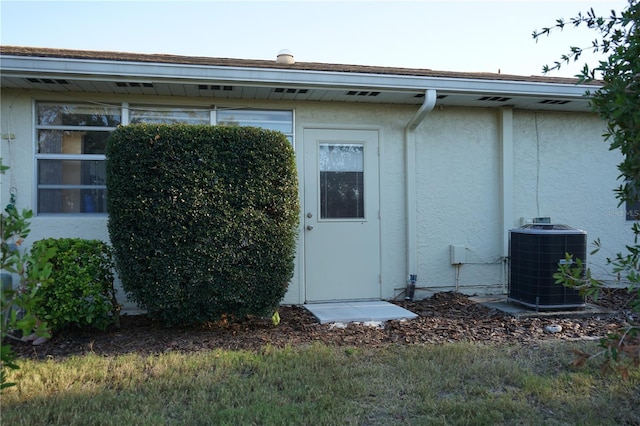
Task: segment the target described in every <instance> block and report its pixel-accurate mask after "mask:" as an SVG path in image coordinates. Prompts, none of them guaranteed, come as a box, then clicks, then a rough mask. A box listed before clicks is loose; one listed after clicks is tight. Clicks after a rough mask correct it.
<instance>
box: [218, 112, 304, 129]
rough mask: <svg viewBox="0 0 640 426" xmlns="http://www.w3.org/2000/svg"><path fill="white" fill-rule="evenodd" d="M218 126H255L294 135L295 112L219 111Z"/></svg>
mask: <svg viewBox="0 0 640 426" xmlns="http://www.w3.org/2000/svg"><path fill="white" fill-rule="evenodd" d="M217 117H218V124H220V125H226V126H253V127H261V128H263V129H269V130H277V131H280V132H282V133H285V134H291V133H293V111H263V110H240V109H238V110H218V111H217Z"/></svg>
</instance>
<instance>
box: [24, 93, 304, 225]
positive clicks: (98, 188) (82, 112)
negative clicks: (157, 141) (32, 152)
mask: <svg viewBox="0 0 640 426" xmlns="http://www.w3.org/2000/svg"><path fill="white" fill-rule="evenodd" d="M125 107H126V108H127V113H128V114H123V113H122V109H123V107H122V106H120V105H118V106H115V105H113V106H112V105H98V104H84V103H57V102H38V103H37V104H36V114H35V116H36V124H35V128H36V138H37V149H36V175H37V194H38V195H37V211H38V214H48V213H53V214H65V213H101V214H105V213H106V212H107V206H106V190H107V187H106V172H105V160H106V158H105V147H106V143H107V139H108V138H109V134H110V133H111V132H112V131H113V130H115V128H116V127H117V126H118V125H120V124H129V123H154V124H176V123H182V124H205V125H207V124H211V125H216V124H219V125H236V126H254V127H261V128H265V129H270V130H278V131H280V132H282V133H284V134H285V135H286V136H287V138H288V139H289V141H290V142H291V143H293V111H291V110H255V109H246V108H242V109H236V108H226V109H215V108H213V109H210V108H196V107H179V106H155V105H130V106H129V105H126V104H125ZM122 117H128V119H126V118H125V119H123V118H122Z"/></svg>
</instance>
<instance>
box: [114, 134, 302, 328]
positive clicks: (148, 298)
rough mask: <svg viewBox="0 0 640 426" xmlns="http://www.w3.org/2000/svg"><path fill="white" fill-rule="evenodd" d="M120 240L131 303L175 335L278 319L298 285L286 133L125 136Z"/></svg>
mask: <svg viewBox="0 0 640 426" xmlns="http://www.w3.org/2000/svg"><path fill="white" fill-rule="evenodd" d="M107 188H108V191H107V193H108V195H107V208H108V212H109V224H108V227H109V235H110V237H111V243H112V245H113V248H114V252H115V257H116V264H117V268H118V272H119V274H120V278H121V280H122V284H123V288H124V290H125V292H126V293H127V294H128V296H129V297H130V298H131V299H132V300H133V301H135V302H136V303H138V305H139V306H140V307H142V308H144V309H146V310H147V311H148V312H149V314H151V315H152V316H155V317H158V318H160V319H162V320H163V321H164V322H165V323H166V324H169V325H172V324H189V323H201V322H206V321H210V320H217V319H219V318H221V317H222V316H223V315H225V314H228V315H233V316H236V317H244V316H246V315H250V314H253V315H270V314H272V313H273V312H274V310H276V309H277V307H278V305H279V303H280V301H281V300H282V298H283V297H284V294H285V292H286V290H287V287H288V283H289V280H290V279H291V277H292V274H293V267H294V265H293V260H294V255H295V239H296V233H297V226H298V215H299V203H298V183H297V174H296V168H295V159H294V152H293V149H292V147H291V144H290V142H289V141H288V140H287V138H286V137H285V136H284V135H283V134H282V133H279V132H274V131H269V130H264V129H258V128H252V127H229V126H189V125H148V124H140V125H139V124H136V125H129V126H123V127H120V128H118V129H117V130H116V131H115V132H114V133H113V134H112V136H111V138H110V139H109V143H108V146H107Z"/></svg>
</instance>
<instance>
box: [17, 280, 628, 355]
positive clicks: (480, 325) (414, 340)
mask: <svg viewBox="0 0 640 426" xmlns="http://www.w3.org/2000/svg"><path fill="white" fill-rule="evenodd" d="M629 301H630V295H629V293H627V292H626V291H625V290H611V291H609V292H608V293H606V294H604V295H603V296H602V297H601V298H600V299H599V300H598V302H597V304H599V305H601V306H603V307H605V308H607V309H610V310H611V314H609V315H600V316H593V317H588V318H553V317H545V318H526V319H515V318H513V317H511V316H509V315H506V314H503V313H501V312H499V311H497V310H494V309H489V308H487V307H485V306H482V305H480V304H478V303H475V302H473V301H472V300H470V299H469V297H468V296H465V295H462V294H459V293H452V292H445V293H436V294H434V295H433V296H432V297H430V298H427V299H424V300H419V301H399V302H394V303H396V304H397V305H399V306H401V307H403V308H405V309H408V310H410V311H412V312H414V313H416V314H418V318H416V319H414V320H410V321H400V320H393V321H387V322H386V323H384V326H383V327H373V326H369V325H364V324H349V325H348V326H347V327H346V328H339V327H336V326H335V325H332V324H319V323H318V322H317V321H316V320H315V318H314V317H313V316H312V315H311V314H310V313H309V312H308V311H307V310H306V309H304V308H303V307H300V306H282V307H280V309H279V313H280V318H281V322H280V324H279V325H278V326H274V325H273V324H272V323H271V320H270V319H262V318H251V319H248V320H245V321H230V320H226V321H219V322H215V323H209V324H206V325H202V326H198V327H174V328H167V327H164V326H163V325H162V324H160V323H158V322H157V321H154V320H153V319H150V318H148V317H147V316H146V315H135V316H127V315H124V316H122V317H121V328H120V329H110V330H107V331H97V330H66V331H63V332H60V333H57V334H55V335H54V336H53V338H52V339H51V340H50V341H49V342H47V343H45V344H43V345H41V346H32V345H30V344H28V343H22V342H12V345H13V347H14V351H15V352H16V353H17V354H18V356H19V357H22V358H36V359H46V358H53V359H61V358H65V357H69V356H73V355H83V354H87V353H95V354H99V355H116V354H126V353H137V354H158V353H165V352H169V351H179V352H195V351H206V350H211V349H246V350H260V349H262V348H264V347H265V346H267V345H271V346H274V347H284V346H287V345H292V346H297V345H307V344H311V343H313V342H322V343H325V344H328V345H338V346H383V345H389V344H401V345H413V344H440V343H445V342H456V341H470V342H479V343H483V344H516V343H517V344H522V343H531V342H538V341H541V340H551V339H555V340H580V339H597V338H600V337H602V336H604V335H605V334H606V333H607V332H608V331H611V330H614V329H616V328H617V327H619V326H620V325H621V324H623V323H624V322H625V321H628V320H630V319H632V320H638V317H637V314H635V316H634V314H633V313H632V312H631V310H630V309H629ZM589 302H590V303H594V302H593V301H589ZM547 325H560V326H561V327H562V331H561V332H559V333H550V332H547V331H546V330H545V326H547Z"/></svg>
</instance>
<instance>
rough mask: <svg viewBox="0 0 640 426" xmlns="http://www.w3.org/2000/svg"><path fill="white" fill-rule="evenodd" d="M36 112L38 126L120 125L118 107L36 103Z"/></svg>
mask: <svg viewBox="0 0 640 426" xmlns="http://www.w3.org/2000/svg"><path fill="white" fill-rule="evenodd" d="M36 110H37V124H38V125H40V126H97V127H116V126H117V125H118V124H120V108H119V107H110V106H94V105H82V104H49V103H38V105H37V106H36Z"/></svg>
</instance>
